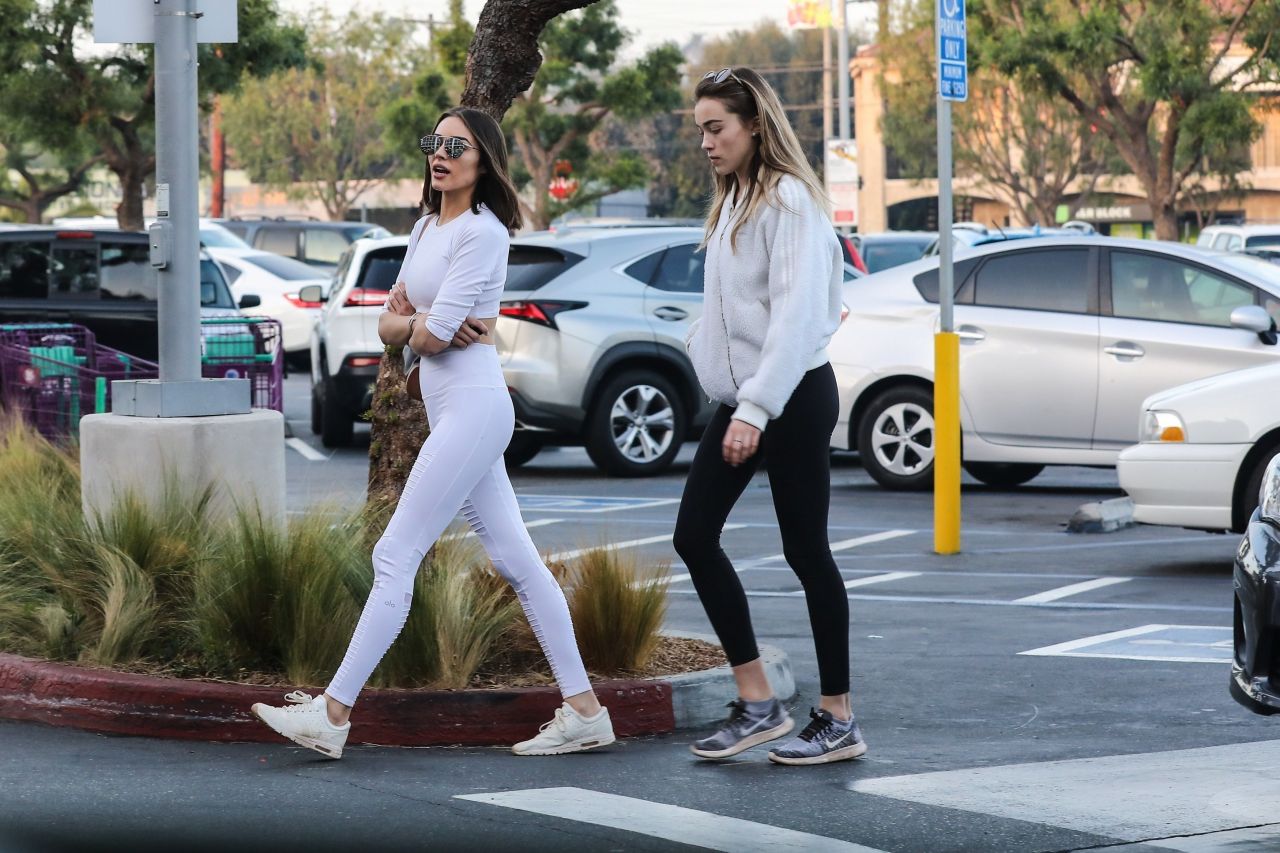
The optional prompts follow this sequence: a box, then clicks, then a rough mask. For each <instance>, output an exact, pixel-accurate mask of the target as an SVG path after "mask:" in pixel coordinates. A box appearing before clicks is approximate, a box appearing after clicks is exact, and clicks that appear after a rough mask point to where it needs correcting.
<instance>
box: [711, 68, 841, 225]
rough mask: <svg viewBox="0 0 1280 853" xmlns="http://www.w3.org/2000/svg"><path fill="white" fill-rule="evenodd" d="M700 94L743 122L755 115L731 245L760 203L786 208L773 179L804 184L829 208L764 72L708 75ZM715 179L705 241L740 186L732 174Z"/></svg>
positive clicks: (735, 70)
mask: <svg viewBox="0 0 1280 853" xmlns="http://www.w3.org/2000/svg"><path fill="white" fill-rule="evenodd" d="M716 76H718V75H716ZM703 98H714V99H715V100H717V101H719V102H720V103H722V104H724V107H725V109H727V110H728V111H729V112H731V113H733V114H734V115H736V116H738V118H740V119H742V122H743V124H746V125H748V126H749V125H750V124H751V122H752V120H753V119H759V125H760V126H759V134H760V136H759V140H760V141H759V143H758V144H757V145H756V150H755V153H754V154H752V156H751V165H750V168H749V170H748V173H749V174H750V176H751V183H750V185H749V186H748V187H746V190H747V193H748V195H747V200H746V205H745V206H744V205H743V204H742V202H743V199H742V195H741V193H740V192H735V193H734V201H735V204H736V205H737V206H738V209H739V211H741V212H740V214H739V215H737V216H736V222H735V223H734V225H733V230H732V231H730V232H729V246H730V248H732V249H734V250H736V249H737V239H738V232H739V231H741V230H742V227H743V226H744V225H746V223H747V221H748V220H750V219H751V217H752V216H754V215H755V214H756V212H757V211H758V210H759V209H760V205H761V204H766V203H770V204H775V205H776V206H778V207H782V208H784V209H785V208H786V205H785V203H783V201H782V200H781V199H780V198H779V197H778V182H779V181H781V180H782V178H783V177H784V176H786V175H790V176H791V177H793V178H795V179H796V180H798V181H800V183H802V184H804V187H805V189H807V190H808V191H809V195H810V196H812V197H813V200H814V202H815V203H816V204H817V205H818V206H819V208H821V209H822V210H823V211H824V212H825V211H826V210H828V209H829V205H830V201H829V199H828V198H827V193H826V190H825V189H824V188H823V186H822V182H821V181H819V180H818V176H817V174H815V173H814V171H813V167H812V166H810V165H809V161H808V160H806V159H805V155H804V149H803V148H801V147H800V140H799V139H798V138H796V132H795V131H794V130H793V129H792V128H791V122H789V121H787V114H786V111H785V110H784V109H783V107H782V100H781V99H780V98H779V97H778V93H777V92H775V91H774V90H773V87H772V86H770V85H769V84H768V82H766V81H765V79H764V78H763V77H761V76H760V75H759V74H757V73H756V72H755V71H752V70H751V69H750V68H744V67H739V68H731V69H729V74H728V76H726V77H725V78H724V79H723V80H722V81H720V82H719V83H717V82H715V78H714V77H713V76H707V77H705V78H703V80H702V82H700V83H698V86H697V88H695V89H694V90H693V99H694V102H695V103H696V102H698V101H700V100H701V99H703ZM715 183H716V189H715V194H714V195H713V196H712V199H711V208H710V210H709V211H708V213H707V222H706V234H705V236H704V237H703V239H702V244H703V245H704V246H705V245H706V244H707V241H708V240H710V239H711V233H712V232H713V231H714V230H715V227H716V223H718V222H719V221H720V212H721V211H722V210H723V209H724V203H725V199H727V198H728V196H729V191H730V190H733V189H738V190H741V189H742V188H740V187H738V176H737V175H736V174H734V173H730V174H727V175H716V179H715Z"/></svg>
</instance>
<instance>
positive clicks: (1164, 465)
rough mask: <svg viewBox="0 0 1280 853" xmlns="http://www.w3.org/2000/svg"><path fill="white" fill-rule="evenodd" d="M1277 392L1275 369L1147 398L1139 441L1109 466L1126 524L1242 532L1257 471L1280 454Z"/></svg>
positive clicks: (1279, 379)
mask: <svg viewBox="0 0 1280 853" xmlns="http://www.w3.org/2000/svg"><path fill="white" fill-rule="evenodd" d="M1235 310H1236V312H1237V313H1240V312H1254V313H1255V314H1256V315H1257V323H1258V326H1259V327H1265V328H1273V327H1272V326H1271V318H1270V317H1268V316H1267V315H1266V314H1265V313H1264V312H1263V310H1262V309H1261V308H1259V307H1257V306H1253V305H1247V306H1244V307H1242V308H1237V309H1235ZM1273 334H1274V333H1273ZM1277 388H1280V364H1266V365H1262V366H1260V367H1251V368H1248V369H1246V370H1237V371H1234V372H1232V373H1226V374H1222V375H1220V376H1213V377H1209V378H1206V379H1200V380H1197V381H1195V382H1190V383H1187V384H1185V385H1180V386H1178V387H1176V388H1171V389H1169V390H1167V391H1162V392H1160V393H1158V394H1154V395H1152V396H1151V397H1148V398H1147V400H1146V402H1144V403H1143V409H1142V416H1141V423H1140V425H1139V430H1140V433H1139V438H1140V441H1141V443H1140V444H1136V445H1134V446H1133V447H1129V448H1127V449H1125V450H1124V451H1122V452H1121V454H1120V460H1119V462H1118V463H1117V465H1116V469H1117V473H1118V474H1119V476H1120V488H1122V489H1124V490H1125V491H1126V492H1128V494H1129V497H1131V498H1132V499H1133V503H1134V512H1133V518H1134V520H1135V521H1139V522H1142V523H1144V524H1165V525H1172V526H1176V527H1190V528H1195V529H1199V530H1215V531H1227V530H1231V531H1235V532H1237V533H1241V532H1243V531H1244V529H1245V526H1246V525H1247V524H1248V523H1249V517H1250V516H1251V515H1252V514H1253V510H1254V509H1255V508H1256V507H1257V505H1258V503H1257V502H1258V489H1259V487H1260V486H1261V484H1262V478H1263V472H1264V471H1265V470H1266V469H1267V466H1268V465H1269V464H1270V463H1271V461H1272V459H1274V458H1275V457H1277V456H1278V455H1280V395H1278V394H1277V393H1276V389H1277ZM1224 413H1230V416H1229V417H1224Z"/></svg>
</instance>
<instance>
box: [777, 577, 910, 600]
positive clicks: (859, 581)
mask: <svg viewBox="0 0 1280 853" xmlns="http://www.w3.org/2000/svg"><path fill="white" fill-rule="evenodd" d="M919 575H920V573H919V572H885V573H884V574H882V575H870V576H868V577H865V578H854V579H853V580H851V581H845V582H844V588H845V589H853V588H854V587H855V586H871V584H873V583H887V582H889V581H900V580H902V579H903V578H914V577H918V576H919ZM796 595H804V590H800V591H799V592H797V593H796Z"/></svg>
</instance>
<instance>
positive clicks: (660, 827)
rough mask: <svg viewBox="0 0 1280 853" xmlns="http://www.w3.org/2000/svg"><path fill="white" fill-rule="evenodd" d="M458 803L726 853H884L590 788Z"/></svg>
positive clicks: (530, 791)
mask: <svg viewBox="0 0 1280 853" xmlns="http://www.w3.org/2000/svg"><path fill="white" fill-rule="evenodd" d="M454 799H458V800H469V801H471V802H474V803H485V804H487V805H491V806H502V807H503V808H508V809H519V810H521V811H526V812H534V813H536V814H544V815H550V816H552V817H558V818H564V819H566V820H575V821H579V822H581V823H590V824H595V825H597V826H608V827H612V828H613V829H622V830H626V831H628V832H635V833H638V834H641V835H647V836H649V837H651V838H662V839H665V840H667V841H675V842H679V843H680V844H688V845H690V846H693V847H703V848H706V849H707V850H723V851H726V853H754V851H760V852H761V853H788V851H791V853H810V851H812V853H883V851H879V850H876V849H875V848H872V847H864V846H862V845H861V844H853V843H851V842H848V841H839V840H837V839H834V838H826V837H824V836H821V835H812V834H810V833H807V832H798V831H796V830H794V829H783V828H782V827H779V826H770V825H768V824H764V823H755V822H754V821H750V820H742V819H740V818H736V817H725V816H723V815H717V814H711V813H710V812H703V811H697V810H695V809H687V808H684V807H682V806H672V805H668V804H666V803H654V802H650V801H649V800H639V799H635V798H634V797H620V796H618V795H617V794H605V793H602V792H600V791H590V790H587V789H585V788H532V789H528V790H523V791H503V792H498V793H493V794H463V795H459V796H456V797H455V798H454ZM570 846H571V845H570Z"/></svg>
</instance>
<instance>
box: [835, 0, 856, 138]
mask: <svg viewBox="0 0 1280 853" xmlns="http://www.w3.org/2000/svg"><path fill="white" fill-rule="evenodd" d="M847 13H848V2H847V0H836V48H837V49H836V56H837V57H838V59H837V60H836V61H837V64H838V65H839V76H838V77H837V78H836V79H837V80H838V85H837V86H836V91H837V98H838V99H839V101H840V138H841V139H852V138H853V130H852V129H851V128H850V126H849V16H848V14H847Z"/></svg>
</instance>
